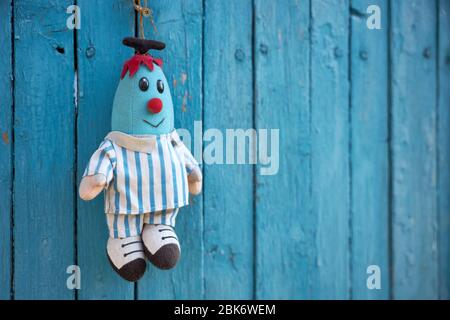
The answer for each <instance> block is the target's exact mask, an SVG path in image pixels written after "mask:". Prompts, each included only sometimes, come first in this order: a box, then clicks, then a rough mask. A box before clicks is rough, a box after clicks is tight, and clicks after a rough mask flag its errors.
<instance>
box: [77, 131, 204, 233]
mask: <svg viewBox="0 0 450 320" xmlns="http://www.w3.org/2000/svg"><path fill="white" fill-rule="evenodd" d="M152 137H153V139H154V142H155V144H154V147H153V148H152V149H151V151H148V152H141V151H137V150H133V149H135V148H133V147H132V146H129V145H126V146H124V143H123V141H122V143H121V144H120V145H119V144H118V143H116V142H114V141H112V140H108V139H106V140H105V141H104V142H103V143H102V144H101V145H100V147H99V149H98V150H96V151H95V153H94V154H93V156H92V157H91V160H90V161H89V164H88V166H87V168H86V171H85V174H84V175H93V174H96V173H103V174H104V175H105V176H106V177H107V181H108V186H107V191H106V193H105V212H107V213H117V214H118V213H120V214H143V213H149V212H159V211H161V212H162V213H161V214H160V215H153V216H149V218H148V219H149V220H152V223H167V224H169V223H170V221H169V220H170V218H172V216H171V215H170V216H169V214H168V213H164V211H165V210H170V209H174V208H179V207H182V206H185V205H187V204H188V203H189V196H188V192H189V190H188V183H187V175H188V173H187V171H188V170H187V167H190V168H191V170H192V168H193V167H195V166H198V163H197V162H196V161H195V159H194V157H193V156H192V154H191V153H190V152H189V150H188V149H187V148H186V147H185V146H184V145H183V143H182V142H181V141H179V140H178V141H175V142H174V140H173V139H172V138H171V135H170V134H167V135H161V136H152ZM134 139H136V138H135V137H134ZM172 143H174V145H175V146H174V145H173V144H172ZM111 181H113V183H111V184H110V182H111ZM124 225H125V226H127V228H125V230H126V231H127V232H131V231H130V230H131V229H135V225H134V224H133V223H131V224H130V221H129V220H125V221H124Z"/></svg>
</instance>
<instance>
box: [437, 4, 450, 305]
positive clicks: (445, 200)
mask: <svg viewBox="0 0 450 320" xmlns="http://www.w3.org/2000/svg"><path fill="white" fill-rule="evenodd" d="M438 41H439V55H438V56H439V65H438V68H439V97H438V99H439V100H438V101H439V105H438V134H439V135H438V137H437V138H438V145H439V153H438V155H439V158H438V199H439V202H438V212H439V217H438V219H439V246H438V247H439V297H440V298H441V299H449V298H450V165H449V161H450V141H449V134H450V123H449V122H450V0H440V1H439V40H438Z"/></svg>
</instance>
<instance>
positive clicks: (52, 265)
mask: <svg viewBox="0 0 450 320" xmlns="http://www.w3.org/2000/svg"><path fill="white" fill-rule="evenodd" d="M71 3H72V1H59V2H58V4H56V3H55V2H48V1H43V0H38V1H32V2H30V1H23V0H17V1H14V29H15V91H14V99H15V128H14V130H15V135H14V136H15V142H14V143H15V182H14V197H15V198H14V199H15V200H14V215H15V220H14V222H15V228H14V255H15V261H14V289H15V298H16V299H44V298H52V299H71V298H73V297H74V292H73V291H72V290H68V289H67V287H66V279H67V277H68V275H67V274H66V268H67V267H68V266H70V265H72V264H73V263H74V236H73V233H74V192H75V188H74V186H75V182H74V175H73V169H74V159H75V152H74V150H75V146H74V141H75V137H74V132H75V127H74V124H75V110H74V99H73V96H74V92H73V82H74V52H73V31H72V30H69V29H68V28H67V27H66V19H67V15H66V8H67V7H68V6H69V5H70V4H71Z"/></svg>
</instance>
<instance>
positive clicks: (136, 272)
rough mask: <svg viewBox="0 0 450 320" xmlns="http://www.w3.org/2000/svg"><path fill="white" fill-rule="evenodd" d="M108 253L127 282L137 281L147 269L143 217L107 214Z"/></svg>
mask: <svg viewBox="0 0 450 320" xmlns="http://www.w3.org/2000/svg"><path fill="white" fill-rule="evenodd" d="M106 220H107V223H108V228H109V239H108V243H107V246H106V252H107V255H108V259H109V262H110V263H111V266H112V267H113V269H114V270H115V271H116V272H117V273H118V274H119V275H120V276H121V277H122V278H124V279H125V280H128V281H132V282H134V281H137V280H139V278H141V277H142V276H143V274H144V273H145V269H146V262H145V256H144V248H143V245H142V238H141V232H142V226H143V215H129V214H113V213H107V214H106Z"/></svg>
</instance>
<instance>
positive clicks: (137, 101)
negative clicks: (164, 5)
mask: <svg viewBox="0 0 450 320" xmlns="http://www.w3.org/2000/svg"><path fill="white" fill-rule="evenodd" d="M124 44H125V45H128V46H132V47H134V48H135V49H136V51H137V52H136V54H135V55H134V56H133V57H132V58H131V59H130V60H128V61H126V62H125V64H124V67H123V70H122V74H121V79H120V83H119V86H118V87H117V90H116V94H115V96H114V102H113V110H112V115H111V129H112V130H113V131H120V132H123V133H126V134H130V135H146V134H153V135H160V134H165V133H169V132H171V131H173V129H174V119H173V103H172V96H171V95H170V89H169V84H168V82H167V79H166V77H165V76H164V73H163V71H162V60H161V59H155V58H153V57H152V56H151V55H149V54H148V53H146V52H147V51H148V50H149V49H158V50H161V49H163V48H164V47H165V45H164V44H163V43H161V42H157V41H152V40H143V39H136V38H125V39H124Z"/></svg>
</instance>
